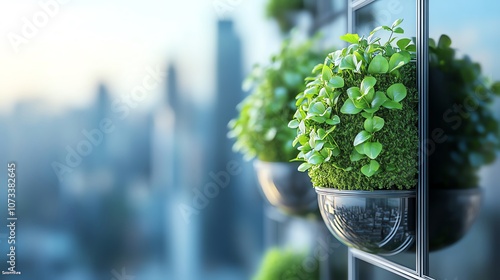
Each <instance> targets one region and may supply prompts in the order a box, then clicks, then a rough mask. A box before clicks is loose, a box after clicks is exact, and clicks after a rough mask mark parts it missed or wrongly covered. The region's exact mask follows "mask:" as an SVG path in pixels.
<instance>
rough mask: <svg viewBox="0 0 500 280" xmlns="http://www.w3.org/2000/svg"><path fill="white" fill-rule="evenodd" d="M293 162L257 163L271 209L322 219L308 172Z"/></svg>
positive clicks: (258, 175) (259, 177)
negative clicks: (275, 208) (301, 169)
mask: <svg viewBox="0 0 500 280" xmlns="http://www.w3.org/2000/svg"><path fill="white" fill-rule="evenodd" d="M298 166H299V164H297V163H293V162H264V161H258V160H256V161H254V168H255V172H256V173H257V178H258V179H259V183H260V186H261V190H262V193H263V194H264V196H265V198H266V199H267V200H268V201H269V203H271V205H273V206H275V207H277V208H279V209H281V210H282V211H283V212H285V213H287V214H290V215H295V216H309V215H310V216H313V217H314V216H316V217H319V211H318V202H317V198H316V193H315V191H314V188H313V186H312V184H311V180H310V179H309V175H307V173H306V172H300V171H298V170H297V168H298Z"/></svg>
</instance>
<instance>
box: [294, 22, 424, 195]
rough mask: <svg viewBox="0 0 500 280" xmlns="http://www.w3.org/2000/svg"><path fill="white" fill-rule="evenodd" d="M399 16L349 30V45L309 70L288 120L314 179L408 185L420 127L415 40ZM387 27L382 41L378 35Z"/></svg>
mask: <svg viewBox="0 0 500 280" xmlns="http://www.w3.org/2000/svg"><path fill="white" fill-rule="evenodd" d="M401 22H402V20H396V21H395V22H394V23H393V24H392V25H391V26H381V27H377V28H375V29H374V30H373V31H372V32H371V33H370V35H369V36H368V37H366V38H365V37H360V36H359V35H358V34H346V35H344V36H342V37H341V39H343V40H344V41H347V42H348V43H350V45H349V46H348V47H346V48H344V49H342V50H338V51H335V52H332V53H330V54H329V55H328V56H327V57H326V59H325V61H324V63H323V64H319V65H317V66H316V67H314V69H313V71H312V72H313V74H315V76H313V77H310V78H307V81H308V82H307V85H306V89H305V90H304V92H301V93H299V94H298V95H297V101H296V105H297V111H296V112H295V114H294V118H293V120H292V121H290V123H289V127H291V128H296V129H297V137H296V138H295V140H294V142H293V144H294V146H298V150H299V151H300V152H299V154H298V156H297V159H298V160H301V161H304V163H302V164H301V165H300V167H299V170H300V171H305V170H309V175H310V176H311V179H312V182H313V185H314V186H320V187H333V188H338V189H362V190H373V189H391V188H400V189H403V188H406V189H408V188H413V187H415V185H416V174H417V171H418V168H417V155H418V129H417V121H418V114H417V106H418V95H417V90H416V70H415V65H414V64H413V63H410V61H411V60H412V58H414V56H415V45H414V44H413V43H412V42H411V40H410V39H408V38H402V39H397V38H396V37H395V35H396V34H402V33H403V32H404V31H403V29H402V28H401V27H400V26H399V25H400V24H401ZM379 30H384V31H386V32H388V33H389V37H388V39H387V41H386V42H384V43H382V42H381V41H382V39H381V38H380V37H376V36H375V34H376V33H377V32H378V31H379Z"/></svg>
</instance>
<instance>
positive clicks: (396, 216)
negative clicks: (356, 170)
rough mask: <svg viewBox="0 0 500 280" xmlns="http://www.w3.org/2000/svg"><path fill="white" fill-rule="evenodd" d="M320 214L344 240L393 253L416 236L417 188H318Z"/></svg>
mask: <svg viewBox="0 0 500 280" xmlns="http://www.w3.org/2000/svg"><path fill="white" fill-rule="evenodd" d="M316 192H317V193H318V201H319V205H320V209H321V215H322V217H323V220H324V221H325V223H326V225H327V227H328V229H329V230H330V231H331V233H332V234H333V235H334V236H335V237H336V238H337V239H338V240H340V241H341V242H342V243H344V244H346V245H347V246H350V247H354V248H356V249H359V250H363V251H365V252H369V253H372V254H379V255H394V254H397V253H399V252H402V251H404V250H406V249H407V248H408V247H409V246H411V245H412V244H413V242H414V240H415V195H416V194H415V191H414V190H407V191H401V190H379V191H346V190H344V191H340V190H337V189H332V188H316Z"/></svg>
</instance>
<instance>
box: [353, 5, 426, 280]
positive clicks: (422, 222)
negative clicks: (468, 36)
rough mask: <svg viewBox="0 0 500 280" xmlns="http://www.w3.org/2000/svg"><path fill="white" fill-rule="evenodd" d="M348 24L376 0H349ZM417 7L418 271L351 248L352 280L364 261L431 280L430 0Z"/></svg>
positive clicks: (400, 274)
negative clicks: (429, 218) (428, 177)
mask: <svg viewBox="0 0 500 280" xmlns="http://www.w3.org/2000/svg"><path fill="white" fill-rule="evenodd" d="M347 1H348V7H347V9H348V13H347V21H348V22H347V27H348V32H350V33H352V32H353V24H354V12H355V11H356V10H358V9H360V8H362V7H364V6H366V5H368V4H370V3H372V2H374V1H376V0H347ZM416 10H417V37H416V40H417V42H416V44H417V72H418V73H417V79H418V80H417V81H418V92H419V109H418V111H419V124H418V127H419V160H418V163H419V179H418V188H417V238H416V248H417V250H416V270H413V269H410V268H407V267H405V266H402V265H400V264H397V263H395V262H392V261H389V260H387V259H385V258H382V257H379V256H375V255H372V254H368V253H365V252H363V251H360V250H356V249H353V248H349V256H348V258H349V259H348V263H349V268H348V269H349V280H356V279H357V278H358V275H357V273H358V271H357V261H358V260H363V261H365V262H367V263H370V264H372V265H374V266H377V267H380V268H383V269H385V270H387V271H389V272H392V273H394V274H397V275H399V276H401V277H403V278H406V279H415V280H432V279H433V278H431V277H429V276H428V275H429V242H428V223H427V217H428V204H427V201H428V179H427V153H426V150H425V147H426V146H425V144H426V140H427V127H428V119H427V117H428V114H427V111H428V70H429V52H428V41H429V0H416Z"/></svg>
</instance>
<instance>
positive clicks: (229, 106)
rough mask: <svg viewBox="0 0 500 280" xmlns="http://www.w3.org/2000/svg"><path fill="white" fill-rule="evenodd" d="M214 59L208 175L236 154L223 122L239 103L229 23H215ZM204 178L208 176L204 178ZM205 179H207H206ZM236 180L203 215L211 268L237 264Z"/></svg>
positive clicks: (236, 44)
mask: <svg viewBox="0 0 500 280" xmlns="http://www.w3.org/2000/svg"><path fill="white" fill-rule="evenodd" d="M216 47H217V57H216V75H217V77H216V82H217V83H216V95H215V96H216V99H215V106H214V111H213V124H212V133H211V134H210V135H209V136H210V137H212V139H213V142H212V143H213V146H212V149H211V154H210V155H209V158H210V159H211V164H210V166H209V168H210V170H209V171H211V172H219V171H225V170H226V165H227V163H228V162H229V161H230V160H236V159H237V155H235V154H234V153H233V151H232V150H231V146H232V141H231V140H229V139H228V138H227V136H226V135H227V123H228V122H229V121H230V120H231V119H232V118H234V117H235V116H236V109H235V108H236V105H237V104H238V103H239V102H240V101H241V98H242V90H241V82H242V76H243V74H242V63H241V43H240V39H239V38H238V36H237V34H236V33H235V31H234V28H233V22H232V21H229V20H222V21H219V22H218V23H217V46H216ZM207 178H208V177H207ZM208 179H209V178H208ZM242 187H243V186H242V185H238V184H237V178H236V176H234V178H231V180H230V184H229V185H228V186H227V187H225V188H224V189H221V190H220V194H219V195H218V196H217V197H216V198H215V199H214V200H216V201H214V203H211V204H210V206H209V207H207V209H206V210H205V211H206V212H204V213H203V222H202V228H203V229H202V232H203V236H202V238H203V240H202V244H203V252H202V254H203V255H204V257H203V259H206V260H210V262H211V263H212V264H213V265H214V266H222V265H223V266H228V265H238V263H239V254H238V252H237V250H238V249H237V248H238V244H239V242H241V240H238V239H237V236H238V234H237V233H236V230H237V229H236V228H235V225H236V224H238V221H237V220H238V214H237V213H236V212H239V211H245V210H243V209H239V208H238V204H237V199H238V193H239V190H238V189H239V188H242Z"/></svg>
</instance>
